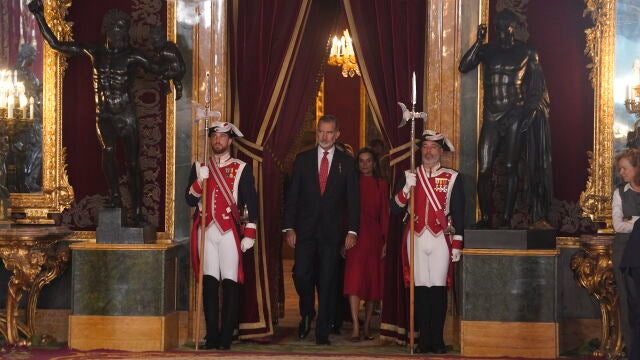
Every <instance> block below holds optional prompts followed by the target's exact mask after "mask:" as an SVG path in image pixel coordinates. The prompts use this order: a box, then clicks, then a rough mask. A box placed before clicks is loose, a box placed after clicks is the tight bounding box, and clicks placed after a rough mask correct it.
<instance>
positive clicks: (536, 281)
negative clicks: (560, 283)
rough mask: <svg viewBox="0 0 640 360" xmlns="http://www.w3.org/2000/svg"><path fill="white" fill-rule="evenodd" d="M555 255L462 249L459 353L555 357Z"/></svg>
mask: <svg viewBox="0 0 640 360" xmlns="http://www.w3.org/2000/svg"><path fill="white" fill-rule="evenodd" d="M557 256H558V253H557V251H556V250H505V249H465V250H463V263H462V317H461V318H462V322H461V352H462V355H464V356H495V357H499V356H512V357H530V358H553V359H555V358H557V355H558V316H557Z"/></svg>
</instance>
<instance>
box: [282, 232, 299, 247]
mask: <svg viewBox="0 0 640 360" xmlns="http://www.w3.org/2000/svg"><path fill="white" fill-rule="evenodd" d="M284 237H285V239H286V240H287V244H289V246H291V248H292V249H295V248H296V231H295V230H293V229H289V230H287V232H286V233H285V235H284Z"/></svg>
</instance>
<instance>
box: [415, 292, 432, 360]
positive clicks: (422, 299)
mask: <svg viewBox="0 0 640 360" xmlns="http://www.w3.org/2000/svg"><path fill="white" fill-rule="evenodd" d="M414 307H415V312H416V329H417V330H418V331H419V332H420V337H419V338H418V347H417V348H416V349H415V350H416V352H417V353H426V352H429V351H430V350H431V329H430V323H431V322H430V307H431V304H430V299H429V288H428V287H426V286H416V288H415V301H414Z"/></svg>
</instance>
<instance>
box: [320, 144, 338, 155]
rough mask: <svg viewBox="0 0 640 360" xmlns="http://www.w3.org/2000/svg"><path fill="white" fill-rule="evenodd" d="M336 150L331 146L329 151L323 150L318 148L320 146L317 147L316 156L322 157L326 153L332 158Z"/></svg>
mask: <svg viewBox="0 0 640 360" xmlns="http://www.w3.org/2000/svg"><path fill="white" fill-rule="evenodd" d="M335 150H336V146H335V145H334V146H332V147H331V148H330V149H329V150H325V149H323V148H322V147H320V145H318V155H320V156H322V155H324V152H325V151H326V152H327V156H332V155H333V153H334V151H335Z"/></svg>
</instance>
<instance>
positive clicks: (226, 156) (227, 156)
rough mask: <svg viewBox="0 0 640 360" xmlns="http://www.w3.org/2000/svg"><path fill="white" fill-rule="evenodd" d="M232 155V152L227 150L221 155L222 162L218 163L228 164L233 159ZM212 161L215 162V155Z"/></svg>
mask: <svg viewBox="0 0 640 360" xmlns="http://www.w3.org/2000/svg"><path fill="white" fill-rule="evenodd" d="M231 159H232V157H231V154H230V153H229V152H226V153H224V154H222V156H220V163H219V164H218V166H219V167H220V166H225V165H227V163H229V162H230V161H231ZM212 161H213V163H214V164H215V157H213V156H212Z"/></svg>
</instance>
